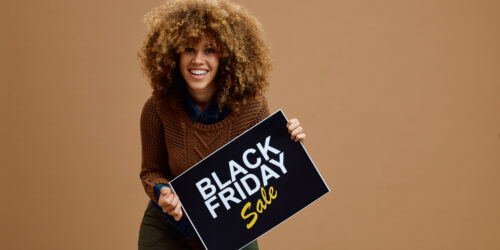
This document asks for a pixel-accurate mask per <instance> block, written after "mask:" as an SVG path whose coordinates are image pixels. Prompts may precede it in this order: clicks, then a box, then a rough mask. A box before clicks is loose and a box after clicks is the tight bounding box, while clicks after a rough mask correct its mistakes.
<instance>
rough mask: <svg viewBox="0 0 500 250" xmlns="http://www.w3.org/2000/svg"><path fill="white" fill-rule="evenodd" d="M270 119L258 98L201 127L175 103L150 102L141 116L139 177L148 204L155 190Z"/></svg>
mask: <svg viewBox="0 0 500 250" xmlns="http://www.w3.org/2000/svg"><path fill="white" fill-rule="evenodd" d="M267 116H269V108H268V106H267V101H266V99H265V98H264V97H263V96H262V95H260V96H257V97H256V98H255V99H254V100H253V101H250V102H249V103H247V104H245V105H243V106H242V107H241V108H240V111H239V112H232V113H231V114H229V115H228V116H227V117H226V118H225V119H224V120H222V121H220V122H218V123H215V124H211V125H204V124H201V123H198V122H193V121H192V120H191V118H189V116H188V115H187V113H186V112H185V111H184V108H183V106H182V105H181V104H180V102H178V101H168V100H163V99H161V100H160V99H158V98H156V97H155V96H152V97H151V98H149V99H148V100H147V101H146V103H145V104H144V108H143V110H142V115H141V141H142V168H141V173H140V177H141V180H142V184H143V186H144V189H145V191H146V193H147V194H148V196H149V197H150V198H151V200H153V201H155V202H157V201H158V200H157V199H156V197H155V193H154V186H155V185H156V184H158V183H164V184H168V183H169V180H170V179H172V178H174V177H176V176H178V175H179V174H181V173H182V172H184V171H186V170H187V169H188V168H190V167H191V166H193V165H194V164H196V163H197V162H199V161H200V160H202V159H203V158H204V157H206V156H207V155H209V154H211V153H212V152H214V151H215V150H217V149H218V148H220V147H222V146H223V145H225V144H226V143H227V142H229V141H230V140H232V139H234V138H235V137H237V136H238V135H240V134H241V133H243V132H244V131H246V130H247V129H249V128H250V127H252V126H253V125H255V124H257V123H258V122H259V121H261V120H263V119H264V118H266V117H267Z"/></svg>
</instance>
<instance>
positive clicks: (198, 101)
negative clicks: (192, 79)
mask: <svg viewBox="0 0 500 250" xmlns="http://www.w3.org/2000/svg"><path fill="white" fill-rule="evenodd" d="M188 92H189V95H190V96H191V98H193V102H194V105H196V107H197V108H198V109H199V110H200V111H203V110H205V109H206V108H208V106H209V105H210V101H211V100H212V98H213V97H214V94H215V88H213V89H212V88H209V89H203V90H192V89H188Z"/></svg>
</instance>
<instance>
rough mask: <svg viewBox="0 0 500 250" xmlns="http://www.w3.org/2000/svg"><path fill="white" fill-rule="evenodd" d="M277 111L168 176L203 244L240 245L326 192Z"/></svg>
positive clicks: (218, 245) (316, 171)
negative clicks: (198, 159)
mask: <svg viewBox="0 0 500 250" xmlns="http://www.w3.org/2000/svg"><path fill="white" fill-rule="evenodd" d="M286 123H287V120H286V118H285V116H284V114H283V112H281V110H280V111H277V112H276V113H274V114H273V115H271V116H269V117H268V118H266V119H265V120H263V121H261V122H260V123H259V124H257V125H255V126H254V127H252V128H251V129H249V130H248V131H246V132H245V133H243V134H241V135H240V136H239V137H237V138H235V139H234V140H232V141H231V142H229V143H228V144H226V145H224V146H223V147H222V148H220V149H219V150H217V151H215V152H214V153H212V154H211V155H209V156H208V157H206V158H205V159H203V160H202V161H200V162H199V163H197V164H196V165H194V166H193V167H191V168H190V169H189V170H187V171H186V172H184V173H182V174H181V175H179V176H178V177H176V178H175V179H173V180H172V181H171V182H170V185H171V187H172V189H173V190H174V192H175V193H176V194H177V195H178V196H179V198H180V201H181V203H182V206H183V208H184V211H185V212H186V214H187V216H188V218H189V219H190V220H191V223H192V224H193V226H194V228H195V229H196V232H197V233H198V235H199V236H200V239H201V240H202V242H203V244H204V245H205V247H206V248H207V249H209V250H212V249H215V250H220V249H239V248H242V247H244V246H245V245H247V244H248V243H250V242H252V241H253V240H255V239H257V238H258V237H259V236H261V235H263V234H264V233H266V232H267V231H269V230H270V229H272V228H273V227H275V226H277V225H278V224H280V223H281V222H283V221H285V220H286V219H287V218H289V217H291V216H292V215H294V214H296V213H297V212H299V211H300V210H301V209H303V208H304V207H306V206H307V205H309V204H311V203H312V202H314V201H315V200H316V199H318V198H320V197H321V196H323V195H325V194H326V193H328V192H329V188H328V187H327V185H326V183H325V182H324V180H323V179H322V177H321V175H320V173H319V172H318V170H317V169H316V167H315V166H314V164H313V162H312V161H311V159H310V158H309V155H308V154H307V152H306V150H305V148H304V147H303V145H302V143H300V142H294V141H293V140H291V139H290V135H289V134H288V130H287V128H286Z"/></svg>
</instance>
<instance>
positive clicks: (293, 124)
mask: <svg viewBox="0 0 500 250" xmlns="http://www.w3.org/2000/svg"><path fill="white" fill-rule="evenodd" d="M286 127H287V128H288V133H290V135H291V138H292V140H294V141H296V142H298V141H301V142H304V139H305V138H306V134H305V133H304V129H303V128H302V126H300V122H299V120H298V119H297V118H293V119H290V120H289V121H288V123H287V124H286Z"/></svg>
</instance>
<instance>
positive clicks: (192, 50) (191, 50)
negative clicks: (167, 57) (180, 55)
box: [184, 48, 194, 53]
mask: <svg viewBox="0 0 500 250" xmlns="http://www.w3.org/2000/svg"><path fill="white" fill-rule="evenodd" d="M184 52H186V53H191V52H194V49H193V48H185V49H184Z"/></svg>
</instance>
